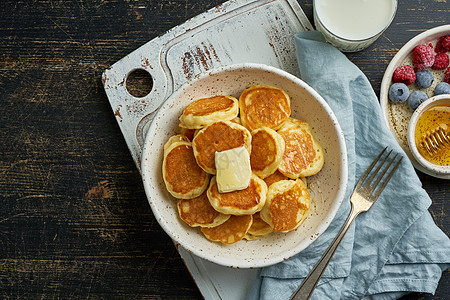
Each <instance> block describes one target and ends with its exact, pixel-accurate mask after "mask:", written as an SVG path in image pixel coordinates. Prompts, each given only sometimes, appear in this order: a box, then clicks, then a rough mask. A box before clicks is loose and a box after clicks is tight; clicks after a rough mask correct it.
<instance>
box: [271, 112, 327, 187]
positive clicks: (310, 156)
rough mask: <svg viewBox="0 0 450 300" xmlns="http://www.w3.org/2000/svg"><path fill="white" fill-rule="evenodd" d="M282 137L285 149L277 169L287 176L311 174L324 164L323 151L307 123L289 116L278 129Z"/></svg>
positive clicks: (293, 177) (295, 176)
mask: <svg viewBox="0 0 450 300" xmlns="http://www.w3.org/2000/svg"><path fill="white" fill-rule="evenodd" d="M278 134H279V135H281V137H282V138H283V139H284V142H285V150H284V154H283V159H282V161H281V163H280V165H279V166H278V170H279V171H280V172H281V173H283V174H284V175H286V176H287V177H289V178H292V179H297V178H298V177H306V176H311V175H314V174H316V173H318V172H319V171H320V170H321V169H322V166H323V164H324V153H323V149H322V147H321V146H320V144H319V142H318V141H317V140H316V139H315V138H314V135H313V132H312V129H311V127H310V126H309V124H308V123H307V122H305V121H301V120H297V119H293V118H290V119H289V120H288V121H286V123H284V124H283V126H282V127H281V128H280V129H279V130H278Z"/></svg>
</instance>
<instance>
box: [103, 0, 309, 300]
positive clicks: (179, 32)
mask: <svg viewBox="0 0 450 300" xmlns="http://www.w3.org/2000/svg"><path fill="white" fill-rule="evenodd" d="M312 29H313V27H312V26H311V24H310V22H309V21H308V19H307V18H306V16H305V14H304V13H303V11H302V9H301V7H300V6H299V4H298V3H297V2H296V1H295V0H254V1H248V0H231V1H228V2H225V3H223V4H222V5H220V6H216V7H214V8H213V9H211V10H209V11H207V12H204V13H203V14H200V15H198V16H196V17H194V18H192V19H190V20H188V21H187V22H185V23H184V24H182V25H179V26H177V27H174V28H172V29H171V30H169V31H168V32H166V33H165V34H163V35H162V36H160V37H157V38H155V39H153V40H151V41H149V42H148V43H146V44H145V45H143V46H142V47H140V48H138V49H137V50H135V51H133V52H132V53H130V54H128V55H127V56H125V57H124V58H122V59H121V60H119V61H118V62H116V63H115V64H114V65H112V66H111V67H110V68H108V69H107V70H105V71H104V73H103V76H102V79H103V85H104V88H105V91H106V95H107V96H108V100H109V102H110V104H111V108H112V110H113V113H114V115H115V117H116V119H117V122H118V124H119V126H120V129H121V131H122V134H123V136H124V138H125V141H126V143H127V145H128V148H129V149H130V152H131V155H132V157H133V159H134V162H135V163H136V166H137V168H138V170H139V171H140V169H141V166H140V163H141V161H140V158H141V151H142V147H143V143H144V140H145V134H146V129H147V128H148V125H149V124H150V123H151V121H152V119H153V116H154V114H155V112H156V111H157V109H158V108H159V107H160V106H161V104H162V103H163V102H164V100H166V99H167V98H168V97H169V96H170V94H171V93H172V92H174V91H175V90H176V89H177V88H179V87H180V86H181V85H182V84H184V83H185V82H187V81H189V80H190V79H192V78H193V77H194V76H195V75H197V74H200V73H202V72H204V71H207V70H210V69H213V68H216V67H219V66H223V65H229V64H233V63H241V62H253V63H263V64H267V65H271V66H274V67H277V68H280V69H283V70H285V71H287V72H289V73H291V74H293V75H296V76H298V75H299V74H298V73H299V72H298V67H297V60H296V56H295V45H294V35H295V34H296V33H298V32H301V31H306V30H312ZM137 69H142V70H145V71H147V72H148V73H149V74H150V75H151V77H152V80H153V87H152V90H151V92H150V93H149V94H148V95H147V96H145V97H142V98H136V97H133V96H132V95H131V94H130V93H129V92H128V91H127V89H126V81H127V77H128V75H129V74H130V73H131V72H133V71H135V70H137ZM176 246H177V248H178V252H179V253H180V255H181V257H182V258H183V260H184V262H185V264H186V266H187V267H188V269H189V271H190V273H191V275H192V277H193V279H194V280H195V282H196V284H197V286H198V287H199V289H200V291H201V293H202V295H203V296H204V297H205V299H207V300H209V299H244V297H245V295H246V292H247V290H248V288H249V286H250V284H251V282H252V281H253V279H254V277H255V274H256V272H257V270H254V269H249V270H243V269H230V268H227V267H223V266H219V265H216V264H214V263H210V262H207V261H205V260H203V259H200V258H198V257H196V256H194V255H192V254H191V253H189V252H188V251H186V250H185V249H183V248H182V247H180V246H178V245H176Z"/></svg>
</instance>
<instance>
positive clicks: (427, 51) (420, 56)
mask: <svg viewBox="0 0 450 300" xmlns="http://www.w3.org/2000/svg"><path fill="white" fill-rule="evenodd" d="M413 59H414V64H415V65H416V67H417V69H419V70H423V69H426V68H429V67H431V66H432V65H433V64H434V49H433V48H432V47H430V46H427V45H419V46H416V47H415V48H414V50H413Z"/></svg>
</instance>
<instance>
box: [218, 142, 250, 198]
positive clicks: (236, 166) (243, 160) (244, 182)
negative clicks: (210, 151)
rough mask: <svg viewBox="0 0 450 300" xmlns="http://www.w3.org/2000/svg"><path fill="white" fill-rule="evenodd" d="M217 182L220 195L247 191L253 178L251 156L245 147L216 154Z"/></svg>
mask: <svg viewBox="0 0 450 300" xmlns="http://www.w3.org/2000/svg"><path fill="white" fill-rule="evenodd" d="M215 161H216V170H217V174H216V181H217V187H218V189H219V192H220V193H227V192H232V191H238V190H243V189H246V188H247V187H248V186H249V184H250V177H252V168H251V166H250V155H249V153H248V151H247V149H246V148H245V147H239V148H233V149H230V150H225V151H221V152H216V156H215Z"/></svg>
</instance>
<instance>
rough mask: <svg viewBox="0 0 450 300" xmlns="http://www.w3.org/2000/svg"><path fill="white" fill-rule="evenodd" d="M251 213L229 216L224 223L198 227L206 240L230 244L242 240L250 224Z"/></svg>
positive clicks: (251, 220) (251, 219)
mask: <svg viewBox="0 0 450 300" xmlns="http://www.w3.org/2000/svg"><path fill="white" fill-rule="evenodd" d="M252 222H253V217H252V215H246V216H231V217H230V218H229V219H228V220H227V221H226V222H225V223H223V224H221V225H219V226H216V227H213V228H204V227H202V228H200V230H201V231H202V232H203V234H204V235H205V236H206V238H207V239H208V240H211V241H214V242H222V243H224V244H227V245H230V244H234V243H236V242H238V241H240V240H242V239H243V238H244V237H245V235H246V233H247V231H248V229H249V228H250V226H252Z"/></svg>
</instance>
